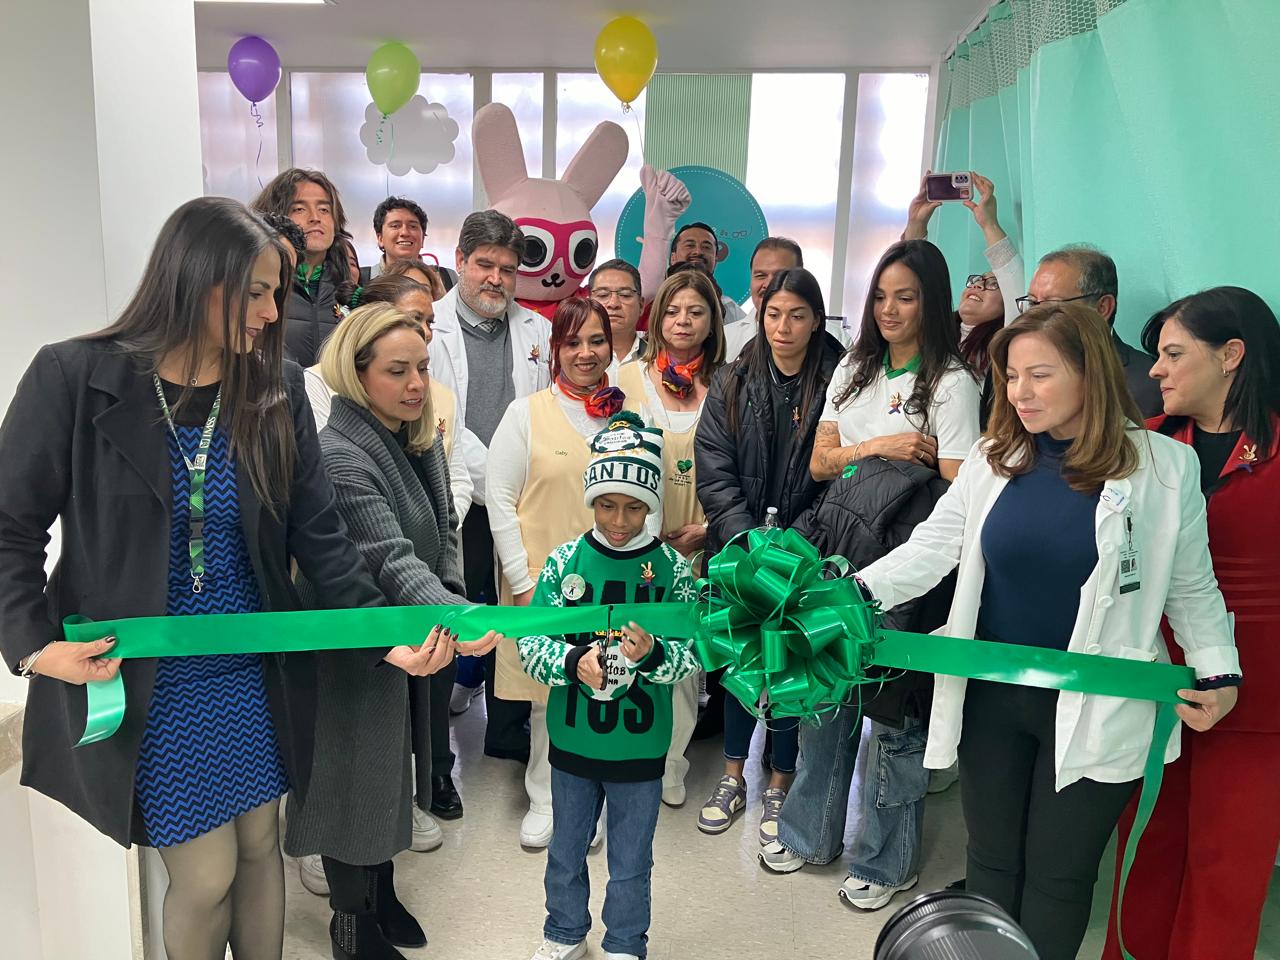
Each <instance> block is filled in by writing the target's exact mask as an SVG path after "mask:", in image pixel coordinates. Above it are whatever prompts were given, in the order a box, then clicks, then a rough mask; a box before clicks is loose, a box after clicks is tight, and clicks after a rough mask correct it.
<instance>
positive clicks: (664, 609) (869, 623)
mask: <svg viewBox="0 0 1280 960" xmlns="http://www.w3.org/2000/svg"><path fill="white" fill-rule="evenodd" d="M745 537H746V544H747V546H746V548H744V547H742V546H740V545H739V544H738V543H737V542H736V541H737V540H740V539H741V537H739V538H735V542H731V543H730V544H729V545H728V546H727V547H725V549H724V550H722V551H721V552H720V553H719V554H717V555H716V556H715V557H713V558H712V559H711V561H710V562H709V563H708V565H707V577H706V579H704V580H700V581H698V587H699V597H700V599H699V600H698V601H697V602H696V603H631V604H615V605H613V606H608V607H606V606H585V607H491V606H420V607H365V608H359V609H352V610H308V611H294V612H285V613H249V614H209V615H202V616H190V617H140V618H131V619H122V620H110V621H102V622H92V621H88V620H85V619H84V618H82V617H71V618H68V619H67V621H66V622H65V623H64V625H63V632H64V635H65V637H66V639H67V640H69V641H72V642H76V643H82V642H89V641H93V640H97V639H99V638H101V637H104V636H114V637H115V638H116V643H115V644H114V645H113V647H112V649H111V650H110V652H108V653H107V654H104V656H105V657H107V658H122V659H127V658H137V657H168V656H194V655H205V654H234V653H290V652H306V651H314V650H354V649H366V648H378V647H391V646H395V645H397V644H400V643H403V642H405V641H406V639H408V638H418V637H425V636H426V635H427V633H429V632H430V630H431V628H432V627H433V626H434V625H435V624H437V623H439V624H443V625H444V626H446V627H448V628H449V629H450V630H452V631H454V632H455V633H457V634H458V636H459V639H461V640H463V641H467V640H476V639H479V638H480V637H481V636H483V635H484V634H485V633H486V632H487V631H489V630H497V631H499V632H500V633H503V634H506V635H507V636H509V637H524V636H540V635H552V636H554V635H557V634H574V633H592V632H595V631H598V630H604V629H606V627H607V625H608V624H609V623H610V622H613V623H619V622H627V621H631V620H634V621H636V622H637V623H639V624H640V625H641V626H642V627H644V629H646V630H648V631H649V632H650V633H652V634H654V635H655V636H662V637H668V638H673V639H674V638H692V639H693V647H694V650H695V652H696V654H697V656H698V658H699V659H700V660H701V662H702V665H703V666H704V667H705V668H706V669H708V670H718V669H722V668H723V669H724V671H725V672H724V676H723V679H722V681H721V682H722V684H723V685H724V687H725V688H726V689H727V690H729V691H730V692H731V693H732V694H733V695H734V696H736V697H737V698H738V699H739V700H740V701H741V703H742V704H743V706H744V707H746V708H747V710H749V711H751V712H753V713H756V712H757V705H758V704H759V702H760V698H761V696H767V698H768V701H769V704H770V708H771V710H772V712H773V715H774V716H780V717H799V718H801V719H802V720H805V721H808V722H812V723H816V722H817V720H818V718H819V716H820V715H821V714H822V713H824V712H827V711H830V710H834V709H837V708H838V707H839V706H841V705H842V704H844V703H846V702H849V701H850V697H851V694H852V693H853V691H854V690H855V688H857V687H858V686H860V685H863V684H868V683H881V682H883V681H882V680H880V679H878V678H874V677H869V676H868V670H869V669H870V668H872V667H879V668H889V669H901V670H916V671H920V672H922V673H935V674H945V675H948V676H956V677H968V678H970V679H978V680H990V681H995V682H999V683H1013V684H1019V685H1022V686H1031V687H1041V688H1045V689H1051V690H1070V691H1075V692H1078V693H1088V694H1094V695H1101V696H1111V697H1125V698H1128V699H1136V700H1151V701H1155V702H1156V703H1157V704H1159V706H1158V707H1157V710H1156V718H1155V727H1154V733H1153V737H1152V741H1151V747H1150V749H1149V751H1148V753H1147V758H1146V763H1145V766H1144V770H1143V782H1142V792H1141V795H1140V796H1139V799H1138V811H1137V817H1136V820H1135V823H1134V828H1133V831H1132V832H1131V833H1130V835H1129V840H1128V843H1127V844H1126V845H1125V850H1124V857H1123V860H1122V864H1121V880H1120V891H1119V895H1118V901H1117V915H1119V910H1120V907H1121V906H1122V905H1123V902H1124V891H1125V887H1126V885H1127V883H1128V878H1129V873H1130V870H1131V869H1132V866H1133V861H1134V857H1135V855H1136V853H1137V848H1138V842H1139V840H1140V839H1141V836H1142V832H1143V829H1144V828H1145V827H1146V825H1147V823H1148V822H1149V820H1150V818H1151V813H1152V811H1153V810H1154V808H1155V804H1156V799H1157V797H1158V796H1159V792H1160V784H1161V781H1162V778H1163V773H1164V752H1165V748H1166V746H1167V745H1168V743H1169V739H1170V737H1171V736H1172V734H1173V731H1174V729H1175V728H1176V726H1177V724H1178V715H1177V713H1176V711H1175V706H1176V705H1177V704H1179V703H1181V702H1182V700H1181V698H1180V697H1179V696H1178V691H1179V690H1181V689H1186V688H1191V687H1194V686H1195V673H1194V671H1192V670H1191V669H1190V668H1188V667H1179V666H1174V665H1172V664H1167V663H1149V662H1144V661H1138V660H1121V659H1117V658H1113V657H1099V656H1093V655H1088V654H1080V653H1071V652H1068V651H1062V650H1049V649H1043V648H1040V647H1025V646H1018V645H1015V644H1007V643H991V642H986V641H981V640H970V639H962V638H956V637H943V636H936V635H934V634H918V633H903V632H899V631H894V630H884V629H882V628H881V625H880V620H881V617H880V611H879V609H878V605H877V604H875V603H874V602H871V601H867V600H866V599H865V598H864V597H863V596H862V592H861V590H860V588H859V587H858V585H857V582H856V581H855V580H853V579H852V578H851V577H850V576H848V574H849V573H850V572H851V569H852V567H851V565H850V564H849V562H848V561H847V560H845V559H844V558H843V557H840V556H832V557H823V556H821V554H820V553H819V552H818V550H817V549H816V548H815V547H814V546H813V545H812V544H810V543H809V542H808V541H806V540H805V539H804V538H803V537H801V536H800V535H799V534H797V533H796V532H795V531H793V530H778V529H770V530H751V531H748V532H747V533H746V534H745ZM86 688H87V697H88V704H87V707H88V709H87V718H86V723H85V732H84V736H82V737H81V739H80V742H79V743H78V744H77V746H83V745H85V744H90V743H96V742H98V741H101V740H105V739H106V738H108V737H110V736H112V735H113V734H114V733H115V732H116V731H117V730H118V729H119V728H120V724H121V723H122V722H123V720H124V714H125V691H124V680H123V678H122V677H120V676H119V675H117V676H116V677H115V678H113V679H112V680H107V681H102V682H96V683H89V684H87V685H86ZM1120 942H1121V951H1122V952H1123V954H1124V956H1125V958H1126V960H1132V955H1131V954H1130V953H1129V952H1128V951H1127V950H1126V949H1125V948H1124V938H1123V934H1121V938H1120Z"/></svg>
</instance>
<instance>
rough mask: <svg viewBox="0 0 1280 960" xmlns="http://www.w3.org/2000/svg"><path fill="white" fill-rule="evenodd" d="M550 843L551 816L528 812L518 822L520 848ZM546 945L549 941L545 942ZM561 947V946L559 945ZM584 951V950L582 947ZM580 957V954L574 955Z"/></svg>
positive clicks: (543, 845)
mask: <svg viewBox="0 0 1280 960" xmlns="http://www.w3.org/2000/svg"><path fill="white" fill-rule="evenodd" d="M550 842H551V814H549V813H538V812H537V811H536V810H530V811H529V812H528V813H526V814H525V815H524V819H523V820H521V821H520V846H522V847H533V848H534V849H538V848H541V847H545V846H546V845H547V844H549V843H550ZM547 942H548V943H549V942H550V941H547ZM560 946H563V944H560ZM583 949H584V950H585V949H586V948H585V947H583ZM574 956H575V957H576V956H580V954H574Z"/></svg>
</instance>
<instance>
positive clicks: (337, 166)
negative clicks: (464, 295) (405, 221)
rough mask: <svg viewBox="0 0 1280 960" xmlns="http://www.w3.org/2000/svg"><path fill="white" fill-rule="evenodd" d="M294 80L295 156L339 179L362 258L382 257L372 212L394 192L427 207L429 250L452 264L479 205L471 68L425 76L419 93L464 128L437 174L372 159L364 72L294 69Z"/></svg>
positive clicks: (299, 162)
mask: <svg viewBox="0 0 1280 960" xmlns="http://www.w3.org/2000/svg"><path fill="white" fill-rule="evenodd" d="M292 81H293V83H292V93H293V159H294V162H295V163H296V164H297V165H298V166H300V167H312V168H315V169H319V170H323V171H324V172H325V173H326V174H327V175H328V176H329V178H330V179H332V180H333V182H334V183H335V184H337V186H338V190H339V192H341V194H342V205H343V207H344V208H345V210H346V214H347V222H348V229H350V231H351V234H352V236H353V237H354V239H355V244H356V250H357V251H358V253H359V255H360V263H361V264H365V265H368V264H370V263H373V262H374V261H375V260H377V259H378V258H379V257H380V256H381V252H380V251H379V250H378V245H377V243H376V242H375V240H374V235H373V211H374V208H375V207H377V205H378V204H379V203H381V202H382V200H383V199H385V198H386V197H388V196H391V195H395V196H405V197H409V198H410V199H412V200H416V201H417V202H418V203H419V204H421V205H422V208H423V209H424V210H426V212H427V220H428V223H427V242H426V246H425V248H424V249H425V251H426V252H427V253H430V254H433V255H434V256H435V257H436V258H438V259H439V261H440V263H442V264H444V265H446V266H451V265H452V264H453V250H454V247H456V246H457V242H458V231H459V230H460V229H461V227H462V221H463V218H464V217H466V215H467V214H468V213H470V212H471V209H472V205H473V203H472V194H471V118H472V113H473V110H472V82H471V74H469V73H464V74H457V73H424V74H423V75H422V83H421V84H420V85H419V87H418V93H420V94H421V95H422V96H423V97H425V98H426V99H427V100H428V101H429V102H431V103H442V104H444V106H445V108H446V109H447V110H448V112H449V116H450V117H452V118H453V119H454V120H456V121H457V123H458V130H459V132H458V137H457V139H456V140H454V142H453V147H454V157H453V160H451V161H450V162H449V163H446V164H442V165H441V166H438V167H436V168H435V170H433V171H432V172H431V173H428V174H422V173H417V172H416V171H412V170H411V171H410V172H409V173H408V174H407V175H405V176H403V177H397V176H395V175H393V174H391V173H390V172H389V171H388V170H387V168H386V167H385V166H381V165H375V164H373V163H370V162H369V157H368V154H367V152H366V150H365V146H364V144H362V143H361V142H360V136H359V131H360V126H361V125H362V124H363V123H364V115H365V107H367V106H368V105H369V103H370V102H371V98H370V96H369V88H368V87H367V86H365V79H364V74H363V73H295V74H292ZM393 119H394V118H393ZM388 135H390V134H388ZM427 259H428V261H430V257H428V258H427Z"/></svg>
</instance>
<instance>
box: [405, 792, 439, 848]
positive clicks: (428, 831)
mask: <svg viewBox="0 0 1280 960" xmlns="http://www.w3.org/2000/svg"><path fill="white" fill-rule="evenodd" d="M442 843H444V831H443V830H441V829H440V824H438V823H436V821H435V818H434V817H432V816H431V814H429V813H427V811H425V810H423V809H422V808H421V807H420V806H418V800H417V798H416V797H415V798H414V801H413V840H412V841H411V842H410V843H409V849H410V850H412V851H414V852H415V853H426V852H427V851H428V850H435V849H436V848H437V847H439V846H440V844H442Z"/></svg>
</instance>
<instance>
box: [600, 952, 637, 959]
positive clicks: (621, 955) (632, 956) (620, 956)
mask: <svg viewBox="0 0 1280 960" xmlns="http://www.w3.org/2000/svg"><path fill="white" fill-rule="evenodd" d="M604 960H640V958H639V957H637V956H636V955H635V954H634V953H608V952H606V953H605V955H604Z"/></svg>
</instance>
